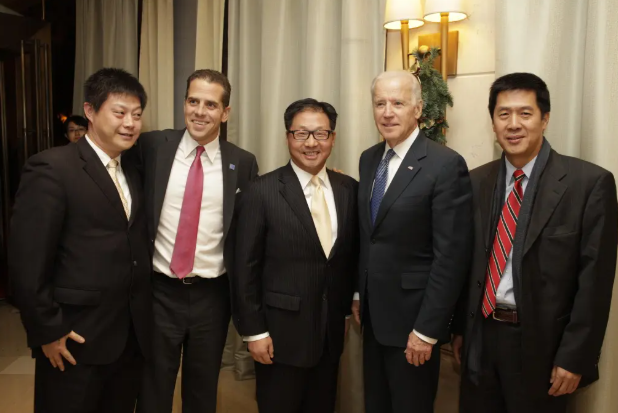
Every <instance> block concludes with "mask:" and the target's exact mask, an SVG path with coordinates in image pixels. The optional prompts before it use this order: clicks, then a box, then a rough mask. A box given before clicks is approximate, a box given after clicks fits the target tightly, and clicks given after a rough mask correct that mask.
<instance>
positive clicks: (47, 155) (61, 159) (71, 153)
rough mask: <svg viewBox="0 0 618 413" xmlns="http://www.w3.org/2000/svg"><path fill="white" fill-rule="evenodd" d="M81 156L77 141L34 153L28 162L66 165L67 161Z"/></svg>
mask: <svg viewBox="0 0 618 413" xmlns="http://www.w3.org/2000/svg"><path fill="white" fill-rule="evenodd" d="M78 158H79V149H78V147H77V144H76V143H71V144H68V145H63V146H56V147H54V148H50V149H46V150H44V151H41V152H39V153H36V154H34V155H32V156H31V157H30V158H28V161H27V162H28V163H30V164H37V163H48V164H58V165H65V164H66V163H67V161H69V162H70V160H71V159H78Z"/></svg>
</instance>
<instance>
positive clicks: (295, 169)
mask: <svg viewBox="0 0 618 413" xmlns="http://www.w3.org/2000/svg"><path fill="white" fill-rule="evenodd" d="M284 120H285V128H286V136H287V140H286V142H287V145H288V149H289V151H290V157H291V158H292V160H291V162H289V163H288V164H287V165H285V166H283V167H281V168H279V169H277V170H275V171H273V172H270V173H268V174H266V175H264V176H262V177H260V178H259V179H258V180H256V182H255V183H253V184H252V185H251V187H250V189H249V191H248V192H247V193H246V194H245V195H244V197H243V199H242V206H241V209H240V212H239V222H238V230H239V231H238V239H237V243H236V245H237V250H236V260H235V262H236V265H235V267H234V282H233V286H234V292H235V297H236V300H235V306H234V317H235V321H236V323H237V326H238V331H239V333H240V334H241V335H243V336H244V339H245V341H248V342H249V344H248V347H249V351H250V352H251V355H252V356H253V358H254V360H255V361H256V362H257V363H256V365H255V373H256V379H257V401H258V407H259V410H260V412H261V413H279V412H280V413H291V412H302V413H329V412H333V410H334V407H335V393H336V387H337V371H338V366H339V357H340V356H341V352H342V350H343V341H344V336H345V332H346V331H347V326H348V321H347V320H346V315H348V313H349V310H350V303H351V300H352V294H353V292H354V287H353V286H354V281H353V280H354V278H355V272H356V259H357V256H358V254H357V252H358V251H357V245H358V243H357V238H358V222H357V212H356V192H357V183H356V181H355V180H354V179H352V178H350V177H348V176H346V175H342V174H339V173H335V172H332V171H330V170H327V169H326V166H325V164H326V160H327V159H328V157H329V155H330V153H331V150H332V147H333V145H334V143H335V137H336V133H335V132H334V129H335V124H336V121H337V112H336V111H335V108H333V107H332V106H331V105H330V104H328V103H326V102H318V101H316V100H315V99H303V100H299V101H297V102H294V103H292V104H291V105H290V106H288V108H287V109H286V112H285V115H284Z"/></svg>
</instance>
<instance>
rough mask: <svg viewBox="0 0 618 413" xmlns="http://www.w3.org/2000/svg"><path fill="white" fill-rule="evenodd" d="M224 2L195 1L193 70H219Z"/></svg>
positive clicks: (221, 54) (213, 0)
mask: <svg viewBox="0 0 618 413" xmlns="http://www.w3.org/2000/svg"><path fill="white" fill-rule="evenodd" d="M224 11H225V0H197V22H198V24H197V28H196V33H195V69H196V70H197V69H215V70H219V71H220V70H221V67H222V61H223V60H222V58H223V23H224V22H223V19H224Z"/></svg>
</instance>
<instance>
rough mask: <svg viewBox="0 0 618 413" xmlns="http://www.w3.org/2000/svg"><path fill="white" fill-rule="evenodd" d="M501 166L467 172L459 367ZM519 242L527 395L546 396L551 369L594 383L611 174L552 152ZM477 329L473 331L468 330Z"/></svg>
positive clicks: (611, 243)
mask: <svg viewBox="0 0 618 413" xmlns="http://www.w3.org/2000/svg"><path fill="white" fill-rule="evenodd" d="M501 166H502V164H501V160H496V161H493V162H490V163H488V164H486V165H483V166H481V167H479V168H477V169H475V170H473V171H472V173H471V178H472V187H473V192H474V233H475V240H474V252H473V261H472V264H471V272H470V279H469V283H468V286H467V289H466V290H465V291H466V292H467V295H466V300H465V304H464V306H462V308H463V309H462V310H461V311H459V312H458V317H457V323H456V327H457V330H459V331H458V332H463V333H464V350H463V360H464V368H465V367H466V365H467V363H468V357H469V354H470V343H471V342H472V334H473V333H472V331H473V328H478V329H477V330H474V331H476V332H479V333H477V334H480V331H481V330H480V326H479V324H480V320H481V319H482V317H483V316H482V313H481V297H482V291H483V288H484V285H485V273H486V268H487V261H488V259H489V255H488V253H489V251H490V250H491V244H492V242H493V236H494V235H493V234H495V228H491V225H490V223H489V222H490V221H491V203H492V198H493V196H494V188H495V187H496V185H502V186H505V183H504V182H496V180H497V176H498V171H499V168H501ZM539 179H540V180H539V184H538V190H537V194H536V197H535V199H534V204H533V206H532V214H531V217H530V223H529V225H528V230H527V234H526V239H525V240H524V249H523V258H522V271H521V272H522V279H521V280H519V279H516V280H514V282H515V283H518V285H520V286H521V293H520V294H519V296H520V297H518V302H517V308H518V312H519V316H520V319H521V326H522V334H523V336H522V345H523V353H524V357H523V359H522V372H523V374H524V378H525V382H526V384H527V386H528V391H530V392H536V393H538V394H539V395H540V394H546V393H547V390H548V389H549V386H550V384H549V378H550V373H551V369H552V367H553V366H554V365H557V366H559V367H562V368H564V369H566V370H568V371H570V372H573V373H579V374H583V378H582V381H581V384H580V387H582V386H585V385H587V384H589V383H591V382H593V381H595V380H597V379H598V377H599V375H598V368H597V364H598V360H599V354H600V351H601V344H602V342H603V336H604V334H605V327H606V325H607V319H608V315H609V306H610V301H611V294H612V285H613V282H614V274H615V271H616V248H617V231H616V228H617V227H618V206H617V205H618V204H617V201H616V185H615V182H614V177H613V175H612V174H611V173H610V172H608V171H606V170H604V169H602V168H600V167H598V166H596V165H593V164H591V163H588V162H585V161H582V160H580V159H576V158H571V157H568V156H563V155H560V154H558V153H557V152H555V151H553V150H552V151H551V153H550V155H549V159H548V161H547V165H546V167H545V169H544V171H543V174H542V175H541V176H540V178H539ZM526 196H527V194H525V195H524V198H525V197H526ZM475 325H476V327H475Z"/></svg>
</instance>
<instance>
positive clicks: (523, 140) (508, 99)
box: [493, 90, 549, 168]
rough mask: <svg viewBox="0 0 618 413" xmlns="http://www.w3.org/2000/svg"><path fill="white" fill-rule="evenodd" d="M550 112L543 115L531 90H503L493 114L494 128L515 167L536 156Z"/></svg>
mask: <svg viewBox="0 0 618 413" xmlns="http://www.w3.org/2000/svg"><path fill="white" fill-rule="evenodd" d="M548 123H549V113H546V114H545V115H544V116H542V115H541V109H539V107H538V105H537V101H536V93H535V92H533V91H531V90H508V91H504V92H500V93H499V94H498V97H497V100H496V107H495V109H494V114H493V129H494V132H495V134H496V138H497V140H498V143H499V144H500V146H501V147H502V150H504V153H505V156H506V158H507V159H508V160H509V162H510V163H511V164H512V165H513V166H515V167H516V168H523V167H524V166H525V165H526V164H527V163H528V162H530V161H531V160H532V159H534V158H535V157H536V156H537V155H538V153H539V151H540V150H541V146H542V145H543V132H544V131H545V128H547V124H548Z"/></svg>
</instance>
